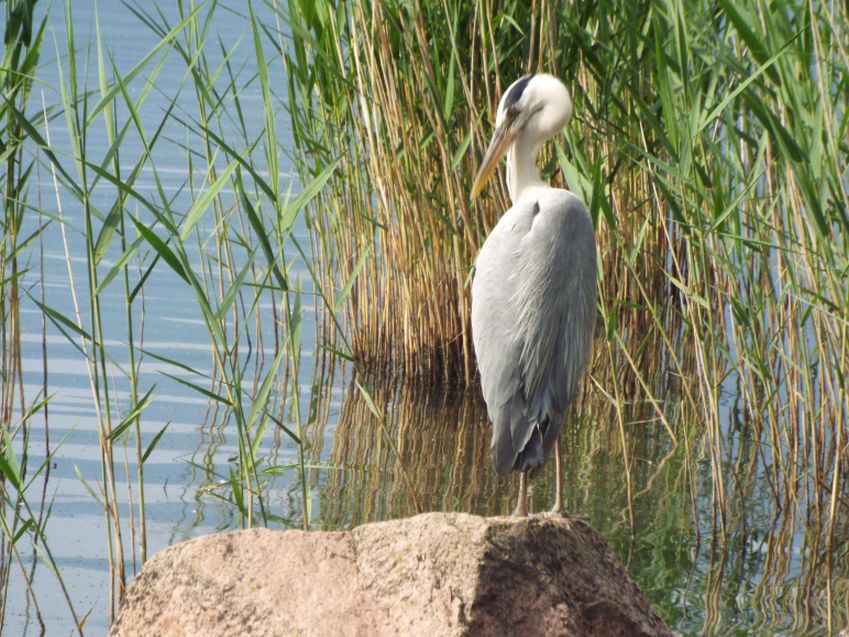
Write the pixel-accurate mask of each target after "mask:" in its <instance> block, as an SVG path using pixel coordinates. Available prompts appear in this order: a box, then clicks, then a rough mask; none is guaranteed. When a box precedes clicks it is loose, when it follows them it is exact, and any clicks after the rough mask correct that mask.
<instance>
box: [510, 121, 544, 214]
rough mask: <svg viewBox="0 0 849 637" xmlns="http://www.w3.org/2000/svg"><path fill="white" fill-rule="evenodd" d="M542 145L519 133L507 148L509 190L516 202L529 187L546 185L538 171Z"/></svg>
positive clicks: (513, 200)
mask: <svg viewBox="0 0 849 637" xmlns="http://www.w3.org/2000/svg"><path fill="white" fill-rule="evenodd" d="M540 146H541V144H540V143H539V142H537V141H536V140H533V139H530V138H529V136H527V135H519V137H517V138H516V139H515V140H514V141H513V143H512V144H511V145H510V148H509V149H508V150H507V190H508V191H509V193H510V200H511V201H512V202H513V203H514V204H515V203H516V202H518V201H519V199H521V198H522V193H523V192H525V191H526V190H527V189H528V188H529V187H533V186H544V185H545V182H543V181H542V180H541V179H540V178H539V173H537V155H538V154H539V149H540Z"/></svg>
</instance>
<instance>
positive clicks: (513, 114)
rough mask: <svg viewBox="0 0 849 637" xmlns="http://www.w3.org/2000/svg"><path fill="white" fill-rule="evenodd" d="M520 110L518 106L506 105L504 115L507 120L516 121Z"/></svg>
mask: <svg viewBox="0 0 849 637" xmlns="http://www.w3.org/2000/svg"><path fill="white" fill-rule="evenodd" d="M521 112H522V111H521V110H519V108H518V107H516V106H508V107H507V110H506V111H505V112H504V115H505V118H506V119H507V121H508V122H514V121H516V118H517V117H519V113H521Z"/></svg>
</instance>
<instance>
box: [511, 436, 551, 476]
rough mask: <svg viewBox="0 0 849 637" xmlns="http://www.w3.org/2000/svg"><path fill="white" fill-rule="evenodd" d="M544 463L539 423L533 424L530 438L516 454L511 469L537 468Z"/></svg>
mask: <svg viewBox="0 0 849 637" xmlns="http://www.w3.org/2000/svg"><path fill="white" fill-rule="evenodd" d="M544 465H545V452H544V451H543V447H542V432H541V431H540V429H539V425H534V429H533V432H532V433H531V438H530V440H528V444H526V445H525V448H524V449H522V450H521V451H520V452H519V455H518V456H516V462H514V463H513V469H515V470H516V471H528V470H530V469H538V468H539V467H542V466H544Z"/></svg>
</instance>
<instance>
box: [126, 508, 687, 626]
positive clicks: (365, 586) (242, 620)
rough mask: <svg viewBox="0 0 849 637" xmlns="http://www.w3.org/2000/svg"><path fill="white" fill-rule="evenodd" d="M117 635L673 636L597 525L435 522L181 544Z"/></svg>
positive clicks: (139, 582)
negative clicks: (595, 528) (594, 526)
mask: <svg viewBox="0 0 849 637" xmlns="http://www.w3.org/2000/svg"><path fill="white" fill-rule="evenodd" d="M112 634H113V635H228V636H229V635H367V636H369V637H370V636H372V635H582V636H585V635H586V636H589V635H617V636H623V637H624V636H629V637H636V636H639V635H644V636H653V635H671V632H670V631H669V629H668V628H667V627H666V626H665V625H664V624H663V622H662V621H661V620H660V619H659V618H658V616H657V615H655V613H654V612H653V611H652V610H651V608H650V607H649V605H648V602H647V601H646V599H645V596H644V595H643V594H642V592H641V591H640V590H639V589H638V588H637V586H636V585H635V584H634V582H633V581H632V580H631V578H630V577H629V576H628V574H627V573H626V572H625V570H624V569H623V568H622V566H621V565H620V564H619V563H618V562H617V561H616V559H615V558H614V557H613V554H612V553H611V551H610V547H609V546H608V545H607V543H606V542H605V541H604V539H602V537H601V536H600V535H599V534H598V533H596V532H595V531H594V530H593V529H592V528H590V526H589V525H588V524H586V523H584V522H582V521H579V520H569V519H561V518H523V519H511V518H481V517H476V516H472V515H465V514H460V513H427V514H424V515H419V516H416V517H414V518H409V519H405V520H394V521H391V522H379V523H375V524H366V525H363V526H360V527H358V528H356V529H354V530H353V531H342V532H319V531H315V532H311V533H306V532H304V531H268V530H265V529H250V530H247V531H236V532H232V533H221V534H218V535H211V536H208V537H201V538H197V539H195V540H190V541H188V542H184V543H182V544H177V545H175V546H171V547H169V548H167V549H165V550H164V551H162V552H160V553H158V554H157V555H156V556H155V557H153V559H151V560H150V561H148V563H147V564H145V566H144V569H142V571H141V573H140V574H139V576H138V577H137V578H136V579H135V581H134V582H133V583H132V585H131V586H130V588H129V590H128V591H127V595H126V598H125V599H124V603H123V606H122V608H121V612H120V615H119V617H118V620H117V621H116V623H115V625H114V626H113V628H112Z"/></svg>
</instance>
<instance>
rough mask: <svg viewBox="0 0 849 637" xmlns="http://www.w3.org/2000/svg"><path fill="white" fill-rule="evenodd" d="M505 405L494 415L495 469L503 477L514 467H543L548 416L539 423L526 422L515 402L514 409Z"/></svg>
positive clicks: (493, 446)
mask: <svg viewBox="0 0 849 637" xmlns="http://www.w3.org/2000/svg"><path fill="white" fill-rule="evenodd" d="M505 407H506V409H505V410H504V412H502V413H501V414H499V416H501V418H493V430H492V448H491V452H492V465H493V467H494V468H495V471H496V472H497V473H498V474H499V475H502V476H506V475H507V474H508V473H510V471H513V470H515V471H528V470H533V469H538V468H540V467H543V466H545V458H546V456H547V455H548V454H547V453H546V446H545V444H544V439H545V434H546V432H547V430H548V425H549V419H548V417H547V416H546V417H545V418H544V419H543V420H542V421H541V422H529V421H528V419H527V417H526V416H525V414H524V412H523V410H522V409H521V408H520V407H519V406H518V405H517V407H518V408H517V409H510V405H509V404H508V405H505ZM518 419H521V423H519V422H517V420H518ZM511 425H512V426H511Z"/></svg>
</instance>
